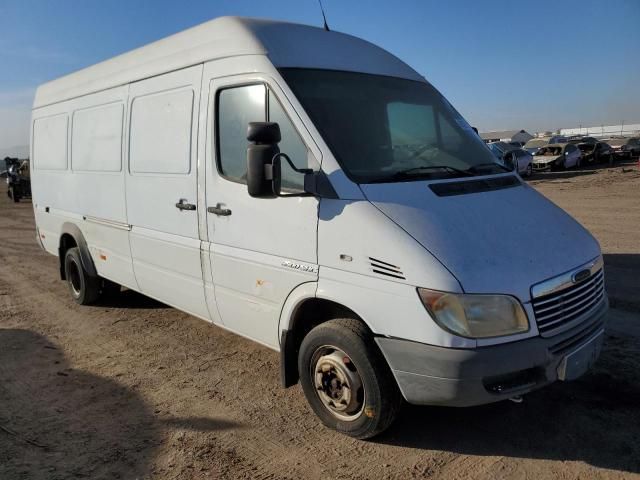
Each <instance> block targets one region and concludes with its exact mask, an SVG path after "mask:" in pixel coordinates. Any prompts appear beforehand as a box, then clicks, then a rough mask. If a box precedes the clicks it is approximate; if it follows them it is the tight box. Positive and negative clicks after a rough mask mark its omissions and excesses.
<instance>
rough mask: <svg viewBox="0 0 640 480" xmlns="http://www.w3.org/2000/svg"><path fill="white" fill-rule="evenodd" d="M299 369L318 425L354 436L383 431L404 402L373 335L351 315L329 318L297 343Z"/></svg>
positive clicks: (362, 437) (361, 437)
mask: <svg viewBox="0 0 640 480" xmlns="http://www.w3.org/2000/svg"><path fill="white" fill-rule="evenodd" d="M298 371H299V372H300V382H301V384H302V389H303V391H304V394H305V396H306V397H307V401H308V402H309V404H310V405H311V408H312V409H313V411H314V412H315V413H316V415H318V417H319V418H320V420H321V421H322V423H324V424H325V425H326V426H327V427H329V428H333V429H334V430H337V431H339V432H341V433H344V434H346V435H349V436H351V437H354V438H359V439H366V438H371V437H373V436H375V435H378V434H379V433H381V432H383V431H384V430H386V429H387V428H388V427H389V426H390V425H391V423H392V422H393V420H394V419H395V417H396V415H397V413H398V410H399V407H400V405H401V402H402V397H401V395H400V392H399V390H398V387H397V385H396V382H395V380H394V378H393V375H392V374H391V371H390V369H389V367H388V365H387V363H386V362H385V360H384V358H383V357H382V354H381V353H380V351H379V350H378V347H377V346H376V345H375V342H374V341H373V337H372V336H371V333H370V332H369V331H368V330H367V328H366V327H365V326H364V325H363V324H362V323H361V322H359V321H357V320H354V319H348V318H343V319H336V320H330V321H328V322H326V323H323V324H321V325H319V326H317V327H316V328H314V329H313V330H311V332H309V333H308V334H307V336H306V337H305V338H304V340H303V341H302V345H301V346H300V353H299V356H298Z"/></svg>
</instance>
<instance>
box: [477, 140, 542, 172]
mask: <svg viewBox="0 0 640 480" xmlns="http://www.w3.org/2000/svg"><path fill="white" fill-rule="evenodd" d="M487 146H488V147H489V150H491V152H492V153H493V154H494V155H495V156H496V158H497V159H498V160H500V161H501V162H502V164H503V165H505V166H506V167H509V168H511V169H513V170H517V172H518V173H519V174H520V175H523V176H525V177H530V176H531V174H532V173H533V167H532V166H531V162H533V155H531V154H530V153H529V152H527V151H526V150H523V149H522V148H521V147H516V146H514V145H513V143H512V142H508V143H507V142H493V143H489V144H488V145H487ZM516 165H517V168H516Z"/></svg>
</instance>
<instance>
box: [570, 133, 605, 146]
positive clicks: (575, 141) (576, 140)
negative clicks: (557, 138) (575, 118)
mask: <svg viewBox="0 0 640 480" xmlns="http://www.w3.org/2000/svg"><path fill="white" fill-rule="evenodd" d="M568 142H569V143H573V144H574V145H578V144H579V143H591V144H596V143H598V139H597V138H594V137H585V136H582V135H574V136H573V137H569V140H568Z"/></svg>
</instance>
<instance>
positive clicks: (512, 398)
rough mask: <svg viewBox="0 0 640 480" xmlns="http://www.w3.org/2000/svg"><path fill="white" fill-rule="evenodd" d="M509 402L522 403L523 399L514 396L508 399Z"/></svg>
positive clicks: (519, 396)
mask: <svg viewBox="0 0 640 480" xmlns="http://www.w3.org/2000/svg"><path fill="white" fill-rule="evenodd" d="M509 400H510V401H512V402H513V403H522V402H524V397H523V396H522V395H514V396H513V397H509Z"/></svg>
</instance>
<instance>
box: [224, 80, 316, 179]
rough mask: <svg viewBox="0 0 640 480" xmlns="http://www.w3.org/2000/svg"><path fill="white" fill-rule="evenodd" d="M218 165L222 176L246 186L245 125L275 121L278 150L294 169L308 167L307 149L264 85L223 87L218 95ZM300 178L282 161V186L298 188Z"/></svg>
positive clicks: (275, 99) (278, 103)
mask: <svg viewBox="0 0 640 480" xmlns="http://www.w3.org/2000/svg"><path fill="white" fill-rule="evenodd" d="M217 114H218V162H219V169H220V172H221V173H222V175H224V176H225V177H227V178H228V179H229V180H233V181H236V182H240V183H246V174H247V124H248V123H249V122H264V121H269V122H277V123H278V125H279V126H280V133H281V136H282V140H281V141H280V144H279V146H280V151H281V152H283V153H286V154H287V155H288V156H289V158H290V159H291V161H292V162H293V164H294V165H295V166H296V167H297V168H308V167H307V165H308V152H307V147H306V146H305V144H304V143H303V141H302V139H301V138H300V135H298V132H297V131H296V129H295V127H294V126H293V123H292V122H291V120H290V119H289V117H288V116H287V114H286V113H285V111H284V109H283V107H282V105H281V104H280V102H279V101H278V99H277V98H276V96H275V95H273V94H272V93H271V92H269V91H268V89H267V87H266V86H265V85H247V86H243V87H232V88H226V89H224V90H222V91H220V93H219V95H218V112H217ZM302 182H303V176H302V175H301V174H299V173H297V172H295V171H293V170H292V169H291V168H290V167H289V164H288V163H287V162H286V161H284V160H283V162H282V186H283V187H285V188H289V189H299V188H301V187H302Z"/></svg>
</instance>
